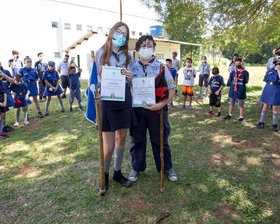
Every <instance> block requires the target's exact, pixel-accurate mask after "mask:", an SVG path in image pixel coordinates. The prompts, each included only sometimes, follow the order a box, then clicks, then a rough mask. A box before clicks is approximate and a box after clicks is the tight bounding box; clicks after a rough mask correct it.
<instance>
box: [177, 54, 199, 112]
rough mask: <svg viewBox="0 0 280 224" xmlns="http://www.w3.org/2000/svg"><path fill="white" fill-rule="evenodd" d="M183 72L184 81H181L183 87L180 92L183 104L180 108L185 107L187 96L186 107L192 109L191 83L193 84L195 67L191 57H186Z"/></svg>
mask: <svg viewBox="0 0 280 224" xmlns="http://www.w3.org/2000/svg"><path fill="white" fill-rule="evenodd" d="M183 74H184V81H183V88H182V94H183V96H184V101H183V105H182V106H181V107H180V108H181V109H183V108H186V100H187V96H189V106H188V109H189V110H192V109H193V107H192V96H193V85H194V78H195V76H196V70H195V67H192V59H191V58H187V59H186V67H185V68H184V70H183Z"/></svg>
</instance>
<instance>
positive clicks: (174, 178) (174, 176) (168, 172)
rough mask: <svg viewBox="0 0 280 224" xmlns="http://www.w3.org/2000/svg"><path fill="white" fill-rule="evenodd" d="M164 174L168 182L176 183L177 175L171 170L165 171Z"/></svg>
mask: <svg viewBox="0 0 280 224" xmlns="http://www.w3.org/2000/svg"><path fill="white" fill-rule="evenodd" d="M166 173H167V174H168V178H169V180H170V181H173V182H175V181H177V179H178V178H177V175H176V173H175V170H174V169H173V168H171V169H169V170H167V171H166Z"/></svg>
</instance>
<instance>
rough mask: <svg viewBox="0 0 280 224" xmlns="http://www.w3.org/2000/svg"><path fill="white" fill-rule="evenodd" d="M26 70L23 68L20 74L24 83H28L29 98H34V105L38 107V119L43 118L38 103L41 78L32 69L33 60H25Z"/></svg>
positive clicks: (27, 58)
mask: <svg viewBox="0 0 280 224" xmlns="http://www.w3.org/2000/svg"><path fill="white" fill-rule="evenodd" d="M24 65H25V67H24V68H21V69H20V70H19V73H20V74H21V75H22V80H23V82H25V83H26V85H27V87H28V90H29V97H32V98H33V101H34V104H35V106H36V109H37V112H38V117H39V118H42V117H44V116H43V114H42V112H41V109H40V104H39V101H38V98H37V96H38V87H37V81H40V79H39V76H38V74H37V72H36V70H35V69H34V68H32V59H31V58H30V57H28V56H26V57H25V58H24Z"/></svg>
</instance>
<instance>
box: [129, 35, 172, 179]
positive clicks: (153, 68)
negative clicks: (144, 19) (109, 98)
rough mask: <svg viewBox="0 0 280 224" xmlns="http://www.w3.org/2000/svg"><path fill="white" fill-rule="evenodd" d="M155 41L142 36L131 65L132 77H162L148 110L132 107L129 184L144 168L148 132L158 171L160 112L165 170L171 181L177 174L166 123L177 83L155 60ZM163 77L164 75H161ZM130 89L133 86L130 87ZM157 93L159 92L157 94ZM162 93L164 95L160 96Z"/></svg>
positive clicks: (161, 64)
mask: <svg viewBox="0 0 280 224" xmlns="http://www.w3.org/2000/svg"><path fill="white" fill-rule="evenodd" d="M155 46H156V42H155V41H154V39H153V37H152V36H151V35H144V36H141V37H140V38H139V39H138V40H137V42H136V46H135V50H136V51H137V52H138V53H139V56H140V57H139V59H138V60H136V61H135V62H134V63H133V77H145V76H147V77H155V82H156V83H157V77H161V78H162V80H161V82H160V84H161V85H159V86H158V87H157V85H156V90H155V95H156V98H157V99H156V103H155V104H153V105H149V106H148V107H144V108H142V107H135V108H133V112H134V115H135V121H134V120H133V122H134V124H133V127H132V128H131V130H130V136H131V144H130V156H131V160H132V170H131V172H130V175H129V179H130V180H131V181H136V180H137V178H138V176H139V173H140V172H143V171H144V170H145V169H146V166H147V165H146V148H147V130H149V134H150V142H151V145H152V150H153V155H154V160H155V164H156V169H157V171H158V172H159V171H160V169H161V158H160V114H159V113H158V112H159V111H160V110H161V109H163V124H164V125H163V126H164V130H163V135H164V136H163V142H164V146H163V150H164V170H165V172H166V173H167V174H168V177H169V180H170V181H177V175H176V172H175V171H174V169H173V166H172V159H171V149H170V146H169V143H168V136H169V134H170V131H171V128H170V125H169V122H168V107H167V104H168V103H169V102H170V100H171V99H172V98H173V96H174V95H175V89H176V84H175V82H174V80H173V78H172V75H171V73H170V71H169V69H168V68H167V66H165V65H164V64H163V63H161V62H160V61H158V60H157V59H156V58H155V57H154V51H155ZM162 74H163V75H162ZM132 88H133V87H132ZM157 90H158V91H157ZM161 93H163V95H161Z"/></svg>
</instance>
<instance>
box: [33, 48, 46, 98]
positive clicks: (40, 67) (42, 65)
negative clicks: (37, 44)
mask: <svg viewBox="0 0 280 224" xmlns="http://www.w3.org/2000/svg"><path fill="white" fill-rule="evenodd" d="M37 56H38V59H39V60H38V61H37V62H36V63H35V66H34V67H35V70H36V72H37V74H38V76H39V80H38V84H39V101H40V102H42V100H43V98H46V96H45V86H46V83H45V82H44V81H43V73H44V71H45V70H46V69H47V67H48V64H47V63H46V62H44V54H43V52H40V53H38V54H37Z"/></svg>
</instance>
